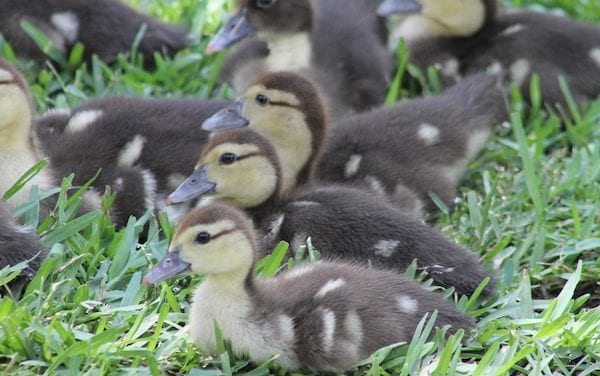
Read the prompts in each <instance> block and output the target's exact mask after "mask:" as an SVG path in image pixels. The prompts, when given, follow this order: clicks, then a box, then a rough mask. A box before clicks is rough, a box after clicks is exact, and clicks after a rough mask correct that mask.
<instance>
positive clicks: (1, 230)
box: [0, 200, 45, 277]
mask: <svg viewBox="0 0 600 376" xmlns="http://www.w3.org/2000/svg"><path fill="white" fill-rule="evenodd" d="M36 256H37V257H36ZM44 256H45V250H44V247H43V246H42V244H41V242H40V239H39V238H38V237H37V235H36V233H35V231H33V230H32V229H30V228H27V227H24V226H21V225H20V224H19V223H17V221H16V219H15V218H14V217H13V216H12V214H11V213H10V210H9V208H8V205H6V203H5V202H4V201H2V200H0V270H1V269H3V268H4V267H6V266H14V265H16V264H18V263H20V262H23V261H27V260H30V259H31V261H30V262H29V264H28V266H27V267H26V268H25V269H24V270H23V274H24V276H26V277H33V274H34V273H35V272H36V271H37V270H38V268H39V266H40V264H41V261H42V260H43V258H44Z"/></svg>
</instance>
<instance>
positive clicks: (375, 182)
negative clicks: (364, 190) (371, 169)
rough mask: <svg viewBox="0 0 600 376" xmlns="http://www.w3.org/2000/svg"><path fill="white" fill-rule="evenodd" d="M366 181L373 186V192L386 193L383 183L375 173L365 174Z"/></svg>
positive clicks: (370, 186)
mask: <svg viewBox="0 0 600 376" xmlns="http://www.w3.org/2000/svg"><path fill="white" fill-rule="evenodd" d="M365 182H366V183H367V184H369V188H371V190H372V191H373V192H376V193H380V194H383V193H385V189H384V188H383V184H381V181H380V180H379V179H377V178H376V177H375V176H373V175H367V176H365Z"/></svg>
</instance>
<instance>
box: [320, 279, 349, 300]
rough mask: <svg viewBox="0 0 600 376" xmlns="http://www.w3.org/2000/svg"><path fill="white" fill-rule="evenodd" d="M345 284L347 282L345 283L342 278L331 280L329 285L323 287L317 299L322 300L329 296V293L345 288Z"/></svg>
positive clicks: (328, 282)
mask: <svg viewBox="0 0 600 376" xmlns="http://www.w3.org/2000/svg"><path fill="white" fill-rule="evenodd" d="M345 284H346V281H344V280H343V279H342V278H337V279H330V280H329V281H327V283H325V285H323V287H321V289H320V290H319V291H318V292H317V294H316V295H315V297H317V298H322V297H324V296H325V295H327V293H328V292H330V291H333V290H335V289H338V288H340V287H342V286H344V285H345Z"/></svg>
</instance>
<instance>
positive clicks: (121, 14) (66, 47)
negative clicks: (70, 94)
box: [0, 0, 187, 63]
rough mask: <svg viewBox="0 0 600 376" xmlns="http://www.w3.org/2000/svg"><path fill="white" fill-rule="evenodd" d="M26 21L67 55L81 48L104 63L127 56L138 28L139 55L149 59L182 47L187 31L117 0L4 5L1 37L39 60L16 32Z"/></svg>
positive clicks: (6, 1)
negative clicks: (80, 44)
mask: <svg viewBox="0 0 600 376" xmlns="http://www.w3.org/2000/svg"><path fill="white" fill-rule="evenodd" d="M22 21H28V22H30V23H32V24H33V25H34V26H35V27H37V28H38V29H40V30H41V31H42V32H44V33H45V34H46V35H47V36H48V37H49V39H50V40H51V41H52V42H53V43H54V45H55V46H56V47H57V48H58V49H59V50H60V51H61V52H63V53H64V54H68V53H69V51H70V49H71V48H72V47H73V46H74V45H75V43H76V42H82V43H83V44H84V45H85V52H84V56H85V58H86V59H88V60H89V59H90V58H91V57H92V55H94V54H96V55H98V57H99V58H100V59H102V60H104V61H105V62H107V63H112V62H114V61H116V59H117V55H118V54H119V53H123V52H127V51H129V50H130V49H131V46H132V44H133V42H134V40H135V38H136V36H137V34H138V32H139V31H140V28H142V26H143V25H145V27H146V30H145V32H144V35H143V36H142V38H141V40H140V42H139V46H138V51H139V52H140V53H142V54H143V55H144V57H145V58H146V59H147V60H150V59H151V58H152V56H153V54H154V53H155V52H165V53H173V52H175V51H177V50H180V49H183V48H185V47H186V45H187V36H186V31H185V30H184V29H183V28H181V27H179V26H175V25H169V24H166V23H163V22H160V21H157V20H155V19H153V18H151V17H149V16H147V15H145V14H142V13H139V12H137V11H135V10H133V9H131V8H130V7H128V6H126V5H125V4H123V3H122V2H120V1H117V0H101V1H97V0H83V1H82V0H27V1H22V0H3V1H1V2H0V33H1V34H3V35H4V38H5V39H6V40H8V42H9V43H10V44H11V45H12V47H13V48H14V49H15V51H16V52H17V54H19V55H23V56H25V57H28V58H31V59H35V60H37V61H40V62H41V61H44V60H46V59H47V56H46V54H45V53H44V52H43V51H42V50H41V49H39V47H38V46H37V45H36V43H35V42H34V41H33V40H32V39H31V38H30V37H29V36H28V35H27V33H25V31H24V30H23V29H22V27H21V22H22Z"/></svg>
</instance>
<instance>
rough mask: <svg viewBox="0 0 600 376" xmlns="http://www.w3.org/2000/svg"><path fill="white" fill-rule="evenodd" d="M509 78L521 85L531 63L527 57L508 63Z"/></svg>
mask: <svg viewBox="0 0 600 376" xmlns="http://www.w3.org/2000/svg"><path fill="white" fill-rule="evenodd" d="M509 70H510V79H511V80H512V81H513V82H514V83H516V84H517V85H522V84H523V83H524V82H525V79H526V78H527V76H528V75H529V71H530V70H531V63H530V62H529V60H527V59H519V60H517V61H515V62H514V63H512V64H511V65H510V68H509Z"/></svg>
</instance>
